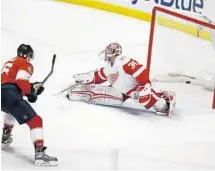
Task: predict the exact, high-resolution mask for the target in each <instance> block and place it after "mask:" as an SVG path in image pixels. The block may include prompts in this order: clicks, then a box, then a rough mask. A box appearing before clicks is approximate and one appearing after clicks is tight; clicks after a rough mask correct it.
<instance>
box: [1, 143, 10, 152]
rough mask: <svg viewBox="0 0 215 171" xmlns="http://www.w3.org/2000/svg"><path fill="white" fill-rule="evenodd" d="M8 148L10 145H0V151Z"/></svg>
mask: <svg viewBox="0 0 215 171" xmlns="http://www.w3.org/2000/svg"><path fill="white" fill-rule="evenodd" d="M9 146H10V144H4V143H1V149H2V150H5V149H6V148H8V147H9Z"/></svg>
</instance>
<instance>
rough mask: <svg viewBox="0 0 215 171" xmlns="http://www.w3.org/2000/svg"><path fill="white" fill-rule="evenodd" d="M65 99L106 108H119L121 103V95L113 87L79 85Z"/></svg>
mask: <svg viewBox="0 0 215 171" xmlns="http://www.w3.org/2000/svg"><path fill="white" fill-rule="evenodd" d="M67 98H68V99H69V100H71V101H84V102H86V103H93V104H102V105H108V106H121V105H122V101H123V96H122V94H121V93H119V92H118V91H117V90H115V89H114V88H113V87H109V86H101V85H96V84H86V85H79V86H78V87H76V88H74V89H71V90H69V91H68V94H67Z"/></svg>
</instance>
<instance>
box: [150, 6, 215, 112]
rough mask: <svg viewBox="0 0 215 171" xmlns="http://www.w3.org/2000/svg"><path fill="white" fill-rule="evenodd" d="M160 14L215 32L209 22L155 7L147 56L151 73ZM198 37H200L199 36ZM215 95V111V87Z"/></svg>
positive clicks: (214, 100) (214, 102)
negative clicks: (156, 27) (156, 26)
mask: <svg viewBox="0 0 215 171" xmlns="http://www.w3.org/2000/svg"><path fill="white" fill-rule="evenodd" d="M158 12H160V13H162V14H166V15H168V16H173V17H176V18H179V19H182V20H186V21H188V22H191V23H193V24H197V25H200V26H203V27H205V28H208V29H213V30H215V25H214V24H211V23H208V22H205V21H202V20H199V19H196V18H192V17H189V16H187V15H184V14H181V13H178V12H175V11H172V10H168V9H165V8H162V7H158V6H156V7H154V8H153V10H152V19H151V28H150V36H149V44H148V56H147V69H148V71H149V73H150V71H151V62H152V58H153V57H152V52H153V50H152V49H153V43H154V37H155V24H156V18H157V17H158V16H156V15H157V13H158ZM197 34H198V33H197ZM197 37H198V35H197ZM214 48H215V47H214ZM214 58H215V56H214ZM214 71H215V66H214ZM214 86H215V83H214ZM213 94H214V95H213V100H212V101H213V102H212V108H213V109H215V87H214V93H213Z"/></svg>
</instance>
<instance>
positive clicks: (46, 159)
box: [35, 147, 58, 166]
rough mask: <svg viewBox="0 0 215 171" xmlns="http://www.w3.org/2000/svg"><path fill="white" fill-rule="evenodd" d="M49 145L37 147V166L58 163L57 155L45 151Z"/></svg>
mask: <svg viewBox="0 0 215 171" xmlns="http://www.w3.org/2000/svg"><path fill="white" fill-rule="evenodd" d="M46 149H47V147H42V148H36V150H35V165H36V166H55V165H58V160H57V158H56V157H50V156H48V155H47V154H46V153H45V151H46Z"/></svg>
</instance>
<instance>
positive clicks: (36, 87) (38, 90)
mask: <svg viewBox="0 0 215 171" xmlns="http://www.w3.org/2000/svg"><path fill="white" fill-rule="evenodd" d="M31 89H34V91H35V93H36V95H40V94H41V93H42V92H43V91H44V89H45V88H44V87H43V85H42V83H41V82H34V83H31Z"/></svg>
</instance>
